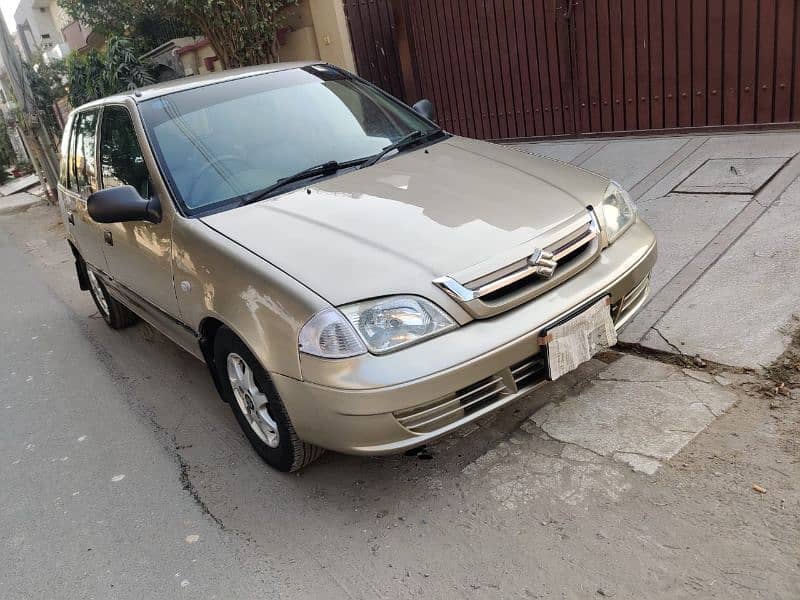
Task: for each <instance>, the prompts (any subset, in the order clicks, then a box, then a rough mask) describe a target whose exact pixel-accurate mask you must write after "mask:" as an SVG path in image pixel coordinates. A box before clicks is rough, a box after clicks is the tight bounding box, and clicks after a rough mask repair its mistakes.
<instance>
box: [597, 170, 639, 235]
mask: <svg viewBox="0 0 800 600" xmlns="http://www.w3.org/2000/svg"><path fill="white" fill-rule="evenodd" d="M599 209H600V213H601V214H602V218H603V223H604V229H605V234H606V239H607V240H608V243H609V244H610V243H612V242H613V241H614V240H616V239H617V238H618V237H619V236H620V235H622V233H623V232H624V231H625V230H626V229H627V228H628V227H630V226H631V225H632V224H633V222H634V220H635V219H636V205H635V204H634V203H633V200H631V196H630V194H628V192H626V191H625V190H624V189H622V186H621V185H619V184H618V183H616V182H614V181H612V182H611V183H609V184H608V187H607V188H606V192H605V194H604V195H603V200H602V201H601V202H600V206H599Z"/></svg>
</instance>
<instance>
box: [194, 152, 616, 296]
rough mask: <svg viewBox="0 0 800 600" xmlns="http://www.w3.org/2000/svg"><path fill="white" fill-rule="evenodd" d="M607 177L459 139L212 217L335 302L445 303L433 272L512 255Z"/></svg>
mask: <svg viewBox="0 0 800 600" xmlns="http://www.w3.org/2000/svg"><path fill="white" fill-rule="evenodd" d="M606 185H607V180H606V179H604V178H602V177H600V176H598V175H594V174H592V173H589V172H587V171H583V170H580V169H576V168H575V167H572V166H569V165H566V164H564V163H561V162H558V161H554V160H551V159H547V158H544V157H540V156H532V155H529V154H525V153H522V152H519V151H516V150H513V149H510V148H504V147H502V146H499V145H496V144H490V143H486V142H479V141H475V140H468V139H465V138H458V137H451V138H448V139H446V140H444V141H441V142H439V143H436V144H433V145H430V146H428V147H427V148H421V149H417V150H414V151H409V152H405V153H402V154H400V155H398V156H397V157H395V158H392V159H387V160H384V161H382V162H380V163H378V164H376V165H374V166H372V167H369V168H365V169H362V170H356V171H351V172H348V173H346V174H343V175H340V176H338V177H333V178H329V179H326V180H323V181H321V182H319V183H315V184H313V185H310V186H307V187H302V188H300V189H297V190H294V191H292V192H289V193H286V194H283V195H280V196H276V197H273V198H270V199H267V200H263V201H261V202H257V203H254V204H251V205H247V206H243V207H240V208H236V209H232V210H228V211H225V212H221V213H217V214H213V215H209V216H205V217H202V221H203V222H204V223H205V224H207V225H208V226H209V227H211V228H212V229H214V230H216V231H217V232H219V233H221V234H222V235H224V236H226V237H227V238H229V239H230V240H232V241H234V242H236V243H238V244H240V245H242V246H244V247H245V248H247V249H249V250H250V251H252V252H253V253H255V254H257V255H258V256H260V257H262V258H264V259H265V260H267V261H269V262H270V263H272V264H274V265H275V266H277V267H278V268H280V269H282V270H284V271H285V272H287V273H288V274H289V275H291V276H292V277H294V278H295V279H297V280H298V281H300V282H301V283H303V284H304V285H306V286H308V287H309V288H311V289H312V290H314V291H315V292H316V293H317V294H319V295H320V296H322V297H323V298H325V299H326V300H328V301H329V302H330V303H332V304H334V305H341V304H344V303H347V302H351V301H356V300H363V299H366V298H372V297H376V296H383V295H388V294H395V293H413V294H419V295H422V296H427V297H429V298H431V299H434V300H438V301H440V302H442V303H444V302H445V301H444V300H443V299H442V295H443V294H442V292H440V291H439V290H438V288H437V287H436V286H434V285H433V284H432V283H431V282H432V280H433V279H435V278H437V277H440V276H443V275H451V276H456V274H457V273H460V272H464V271H465V270H467V269H469V268H470V267H474V266H475V265H478V264H486V265H491V264H492V260H493V259H494V258H497V260H499V261H501V262H502V260H505V258H504V257H505V256H507V255H508V253H509V250H512V251H513V249H514V248H515V247H517V246H521V245H523V244H525V242H530V241H531V240H532V239H534V238H536V237H537V235H539V234H541V233H542V232H543V231H545V230H547V229H550V228H552V227H554V226H557V225H558V224H559V223H563V222H565V221H567V220H569V219H570V218H571V217H574V216H575V215H576V214H580V213H581V212H582V211H583V210H585V207H586V206H588V205H591V204H592V203H596V202H597V201H598V200H599V199H600V197H601V195H602V194H603V191H604V190H605V187H606ZM500 266H502V265H497V266H496V267H495V268H500ZM487 268H488V267H487ZM486 272H487V273H488V272H491V271H489V270H487V271H486Z"/></svg>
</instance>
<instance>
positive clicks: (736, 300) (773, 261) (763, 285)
mask: <svg viewBox="0 0 800 600" xmlns="http://www.w3.org/2000/svg"><path fill="white" fill-rule="evenodd" d="M798 215H800V180H795V182H794V183H793V184H792V185H791V186H789V188H787V189H786V191H784V192H783V194H782V195H781V196H780V198H779V199H778V200H776V201H775V203H774V204H773V205H772V206H771V207H770V208H769V209H768V210H767V211H766V212H765V213H764V214H763V215H762V216H761V217H760V218H759V219H758V220H757V221H756V222H755V223H753V225H752V226H751V227H750V229H748V230H747V231H746V232H745V234H744V235H743V236H742V237H741V238H739V239H738V240H737V241H736V243H735V244H734V245H733V246H732V247H731V248H730V249H729V250H728V251H727V252H726V253H725V254H724V255H722V257H720V259H719V260H718V261H717V262H716V263H715V264H714V266H713V267H711V269H709V270H708V271H706V272H705V273H704V274H703V276H702V277H701V278H700V279H699V280H698V281H697V282H696V283H695V284H694V285H693V286H692V287H691V288H689V289H688V290H687V291H686V293H685V294H684V295H683V296H682V297H681V298H680V299H679V300H678V301H677V302H676V303H675V304H674V305H673V306H672V307H671V308H670V309H669V310H668V311H667V313H666V314H665V315H664V316H663V317H662V318H661V320H660V321H659V322H658V323H657V324H656V329H657V331H651V332H650V333H648V335H647V336H646V337H645V338H644V340H643V341H642V343H643V344H644V345H645V346H647V347H650V348H656V349H659V350H666V351H670V352H672V351H675V350H676V349H677V350H678V351H680V352H683V353H685V354H690V355H695V354H699V355H700V356H702V357H703V358H705V359H710V360H713V361H716V362H719V363H723V364H727V365H732V366H739V367H751V368H758V367H759V366H762V365H768V364H770V363H771V362H772V361H774V360H775V359H776V358H777V357H778V356H780V354H781V353H782V352H783V350H784V348H785V346H786V343H787V341H788V338H787V336H786V335H785V334H784V333H783V328H784V327H785V326H786V325H787V324H788V323H789V322H790V321H791V320H792V315H794V314H798V313H800V292H798V290H800V269H798V266H797V265H798V264H800V217H799V216H798Z"/></svg>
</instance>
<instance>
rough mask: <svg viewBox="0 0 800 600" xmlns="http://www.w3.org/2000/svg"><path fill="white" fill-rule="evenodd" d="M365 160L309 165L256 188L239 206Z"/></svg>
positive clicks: (333, 161)
mask: <svg viewBox="0 0 800 600" xmlns="http://www.w3.org/2000/svg"><path fill="white" fill-rule="evenodd" d="M365 160H366V159H364V158H358V159H356V160H350V161H347V162H343V163H340V162H337V161H335V160H329V161H328V162H324V163H322V164H319V165H314V166H313V167H308V168H307V169H303V170H302V171H298V172H297V173H295V174H294V175H289V176H288V177H282V178H281V179H278V181H276V182H275V183H273V184H272V185H269V186H267V187H265V188H262V189H260V190H256V191H255V192H252V193H250V194H248V195H247V196H246V197H245V198H244V200H242V201H241V202H240V203H239V206H244V205H245V204H252V203H253V202H258V201H259V200H264V199H265V198H268V197H269V196H271V195H272V194H274V193H275V192H277V191H278V190H280V189H282V188H284V187H286V186H287V185H289V184H290V183H296V182H298V181H303V180H304V179H311V178H314V177H322V176H323V175H333V174H334V173H336V172H337V171H339V170H340V169H344V168H347V167H353V166H355V165H358V164H361V163H363V162H364V161H365Z"/></svg>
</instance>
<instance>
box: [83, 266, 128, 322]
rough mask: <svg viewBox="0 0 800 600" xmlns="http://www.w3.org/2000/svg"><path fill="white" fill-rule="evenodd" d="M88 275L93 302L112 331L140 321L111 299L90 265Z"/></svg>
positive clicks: (87, 268) (125, 307)
mask: <svg viewBox="0 0 800 600" xmlns="http://www.w3.org/2000/svg"><path fill="white" fill-rule="evenodd" d="M86 275H87V276H88V278H89V291H90V292H91V294H92V300H94V304H95V306H97V310H98V311H100V316H102V317H103V320H104V321H105V322H106V323H108V326H109V327H111V329H124V328H125V327H128V326H129V325H133V324H134V323H136V321H138V320H139V319H138V317H137V316H136V315H135V314H134V313H133V312H132V311H131V310H130V309H129V308H128V307H127V306H124V305H123V304H122V303H120V302H118V301H117V300H116V299H114V298H112V297H111V295H110V294H109V293H108V290H107V289H106V286H105V285H103V282H102V281H100V277H98V276H97V274H96V273H95V272H94V269H92V268H91V267H89V266H88V265H87V267H86Z"/></svg>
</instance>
